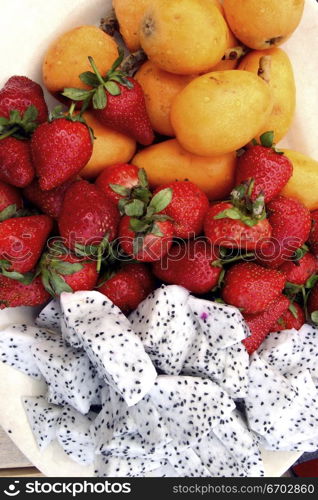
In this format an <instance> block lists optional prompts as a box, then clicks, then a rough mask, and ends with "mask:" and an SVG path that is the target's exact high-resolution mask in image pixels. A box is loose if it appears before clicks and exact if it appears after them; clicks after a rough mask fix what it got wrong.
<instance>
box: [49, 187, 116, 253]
mask: <svg viewBox="0 0 318 500" xmlns="http://www.w3.org/2000/svg"><path fill="white" fill-rule="evenodd" d="M118 223H119V212H118V209H117V207H116V206H115V205H114V204H113V203H112V202H111V201H110V200H108V199H107V198H106V196H105V195H104V194H103V193H102V192H101V191H100V190H99V189H98V188H97V187H96V186H94V185H93V184H90V183H89V182H87V181H77V182H75V183H74V184H72V185H71V186H70V187H69V188H68V190H67V191H66V194H65V197H64V201H63V205H62V211H61V215H60V218H59V221H58V224H59V229H60V235H61V236H62V238H63V239H64V243H65V245H66V246H67V247H68V248H70V249H71V250H74V248H75V245H85V246H87V245H95V246H98V245H99V244H100V243H101V242H102V240H103V239H104V237H105V236H106V235H107V239H108V241H113V240H114V239H115V238H116V236H117V228H118Z"/></svg>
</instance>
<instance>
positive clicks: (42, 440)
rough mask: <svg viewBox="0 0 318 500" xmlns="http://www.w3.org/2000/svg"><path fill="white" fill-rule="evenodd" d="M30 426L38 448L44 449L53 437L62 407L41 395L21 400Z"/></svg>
mask: <svg viewBox="0 0 318 500" xmlns="http://www.w3.org/2000/svg"><path fill="white" fill-rule="evenodd" d="M22 402H23V406H24V409H25V411H26V414H27V417H28V420H29V424H30V427H31V429H32V432H33V435H34V437H35V440H36V442H37V445H38V447H39V448H40V450H42V451H43V450H45V448H47V446H48V445H49V444H50V443H51V441H53V440H54V439H55V436H56V431H57V427H58V422H59V418H60V416H61V412H62V408H61V407H59V406H54V405H51V404H50V403H48V402H47V401H46V399H45V398H44V397H43V396H36V397H25V398H23V400H22Z"/></svg>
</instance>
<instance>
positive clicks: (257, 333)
mask: <svg viewBox="0 0 318 500" xmlns="http://www.w3.org/2000/svg"><path fill="white" fill-rule="evenodd" d="M288 307H289V300H288V299H287V297H285V296H284V295H280V296H278V297H276V299H275V300H274V301H273V302H271V303H270V304H268V308H267V309H266V310H265V311H262V312H260V313H257V314H244V313H243V316H244V319H245V321H246V323H247V325H248V327H249V329H250V331H251V336H250V337H247V338H246V339H244V340H243V341H242V342H243V344H244V345H245V347H246V349H247V352H248V353H249V354H252V353H253V352H254V351H256V350H257V349H258V348H259V347H260V345H261V344H262V342H263V341H264V340H265V338H266V337H267V335H268V334H269V333H271V332H272V331H273V330H272V328H273V327H274V325H275V324H276V322H277V320H278V319H279V318H280V317H281V316H282V315H283V314H284V313H286V311H287V310H288Z"/></svg>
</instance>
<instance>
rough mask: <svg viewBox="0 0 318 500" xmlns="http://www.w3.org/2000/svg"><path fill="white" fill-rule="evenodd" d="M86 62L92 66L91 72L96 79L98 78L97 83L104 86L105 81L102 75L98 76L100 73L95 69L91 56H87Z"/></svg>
mask: <svg viewBox="0 0 318 500" xmlns="http://www.w3.org/2000/svg"><path fill="white" fill-rule="evenodd" d="M88 60H89V63H90V65H91V66H92V68H93V71H94V73H95V75H96V76H97V78H98V81H99V82H100V84H101V85H103V86H104V85H105V80H104V79H103V77H102V75H101V74H100V72H99V71H98V68H97V66H96V64H95V61H94V59H93V58H92V57H91V56H88Z"/></svg>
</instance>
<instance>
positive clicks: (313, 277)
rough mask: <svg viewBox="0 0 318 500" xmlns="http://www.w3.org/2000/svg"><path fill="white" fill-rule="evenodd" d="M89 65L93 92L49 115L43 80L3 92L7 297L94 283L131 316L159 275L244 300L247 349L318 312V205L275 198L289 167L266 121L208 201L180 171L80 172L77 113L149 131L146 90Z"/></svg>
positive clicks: (85, 134)
mask: <svg viewBox="0 0 318 500" xmlns="http://www.w3.org/2000/svg"><path fill="white" fill-rule="evenodd" d="M120 63H121V58H119V60H118V61H117V62H116V63H115V65H114V66H113V68H112V69H111V70H110V71H109V72H108V74H107V75H106V77H105V78H103V77H102V76H101V75H100V74H99V73H98V69H97V68H96V67H95V65H94V61H91V64H92V67H93V69H94V72H87V73H84V74H83V75H81V78H82V80H83V81H84V82H85V83H86V84H88V85H90V87H91V90H78V89H65V91H64V96H65V97H68V98H70V99H71V100H72V103H71V106H70V108H69V110H68V111H65V112H63V111H62V108H59V109H58V110H55V111H54V112H53V113H51V114H50V116H49V115H48V109H47V106H46V103H45V100H44V96H43V92H42V89H41V87H40V86H39V85H38V84H36V83H34V82H33V81H31V80H29V79H28V78H26V77H12V78H10V79H9V80H8V82H7V83H6V85H5V86H4V88H3V89H2V90H1V91H0V308H4V307H15V306H21V305H27V306H35V305H40V304H43V303H45V302H46V301H47V300H49V298H50V296H53V297H54V296H57V295H59V294H61V293H62V292H64V291H66V292H72V291H78V290H92V289H98V290H99V291H100V292H101V293H103V294H105V295H106V296H108V297H109V298H110V299H111V300H112V301H113V302H114V303H115V304H116V305H118V306H119V307H120V308H121V309H122V310H123V311H124V312H125V313H129V312H130V311H132V310H133V309H135V308H136V307H137V305H138V304H139V303H140V302H141V301H142V300H144V299H145V298H146V296H147V295H148V294H149V293H150V292H151V291H152V290H153V289H155V287H156V286H158V284H159V283H160V282H165V283H171V284H177V285H181V286H184V287H185V288H187V289H189V290H190V291H191V292H192V293H194V294H197V295H204V296H207V298H211V299H212V300H218V301H224V302H225V303H227V304H231V305H234V306H236V307H238V308H239V309H240V310H241V311H242V314H243V316H244V318H245V319H246V322H247V324H248V325H249V327H250V330H251V334H252V335H251V337H249V338H248V339H246V341H245V346H246V348H247V349H248V351H249V352H253V351H254V350H255V349H257V348H258V346H259V345H260V344H261V342H262V341H263V339H264V338H265V337H266V336H267V334H268V333H269V332H271V331H280V330H283V329H289V328H296V329H299V328H300V327H301V325H302V324H303V323H304V322H306V321H313V322H315V321H318V284H317V281H318V275H317V274H316V273H317V272H318V261H317V256H318V211H315V212H313V213H310V212H309V211H308V210H307V209H306V207H305V206H303V205H302V204H301V203H300V202H299V201H298V200H295V199H289V198H286V197H283V196H282V195H280V193H281V191H282V189H283V187H284V186H285V184H286V183H287V182H288V180H289V178H290V177H291V175H292V170H293V167H292V164H291V162H290V161H289V160H288V158H287V157H286V156H284V155H283V154H282V153H281V152H279V151H277V150H276V149H275V147H274V145H273V144H272V140H273V137H272V136H273V134H271V133H270V132H268V133H266V134H264V135H263V136H262V137H261V144H257V143H256V142H254V143H253V144H249V145H248V146H247V147H246V148H245V149H244V150H242V151H240V152H239V160H238V167H237V173H236V184H237V187H236V188H235V189H234V190H233V191H232V193H231V196H230V198H229V200H226V201H220V202H213V203H212V204H209V201H208V199H207V197H206V195H205V194H204V193H203V192H202V191H201V190H200V189H199V188H198V187H197V186H196V185H195V184H193V183H191V182H189V181H187V180H184V181H182V182H181V181H178V182H177V181H176V182H173V183H171V184H169V185H165V186H160V187H158V188H157V189H156V190H155V191H154V192H151V190H150V188H149V186H148V182H147V177H146V173H145V172H144V171H143V170H139V169H138V168H137V167H135V166H133V165H129V164H125V165H114V166H113V167H109V168H107V169H105V170H104V171H103V172H102V173H101V174H100V175H99V177H98V178H97V179H96V181H95V183H89V182H88V181H85V180H82V179H80V177H79V176H78V174H79V172H80V171H81V169H82V168H83V167H84V166H85V165H86V164H87V162H88V161H89V159H90V157H91V155H92V151H93V140H94V137H93V131H92V130H90V129H89V127H88V126H87V125H86V123H85V121H84V119H83V117H82V113H83V111H85V110H86V109H87V108H91V109H92V110H93V112H94V113H95V114H96V117H97V118H98V120H100V121H101V122H102V123H104V124H107V125H108V126H112V127H113V128H114V129H116V130H120V131H123V132H125V133H129V134H130V135H131V136H133V137H134V138H135V139H136V140H138V141H139V143H141V144H144V145H146V144H150V143H151V142H152V141H153V132H152V130H151V127H150V124H149V119H148V117H147V114H146V110H145V103H144V98H143V94H142V90H141V88H140V87H139V85H138V83H137V82H136V81H135V80H134V79H133V78H128V77H126V76H125V75H123V74H122V73H121V72H120V70H118V69H117V68H118V65H119V64H120Z"/></svg>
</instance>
